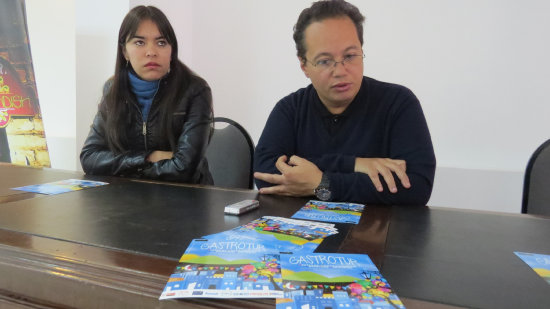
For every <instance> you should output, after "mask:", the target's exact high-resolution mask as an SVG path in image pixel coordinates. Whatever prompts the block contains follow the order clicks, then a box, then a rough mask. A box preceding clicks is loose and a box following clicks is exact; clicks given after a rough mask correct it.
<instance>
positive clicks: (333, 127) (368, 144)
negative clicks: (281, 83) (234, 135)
mask: <svg viewBox="0 0 550 309" xmlns="http://www.w3.org/2000/svg"><path fill="white" fill-rule="evenodd" d="M281 155H287V156H289V157H290V156H292V155H297V156H300V157H303V158H306V159H308V160H310V161H312V162H313V163H315V164H316V165H317V167H319V169H320V170H321V171H323V172H324V173H327V174H328V176H329V179H330V190H331V191H332V200H333V201H347V202H358V203H366V204H388V205H426V203H427V202H428V200H429V198H430V194H431V192H432V185H433V179H434V173H435V154H434V150H433V146H432V141H431V138H430V132H429V130H428V126H427V124H426V119H425V118H424V114H423V112H422V108H421V107H420V103H419V101H418V99H417V98H416V96H415V95H414V94H413V93H412V92H411V91H410V90H409V89H407V88H405V87H403V86H400V85H395V84H389V83H384V82H380V81H377V80H375V79H372V78H369V77H363V81H362V84H361V88H360V90H359V92H358V94H357V96H356V97H355V99H354V100H353V101H352V102H351V103H350V105H349V106H348V108H347V109H346V110H345V111H344V112H343V113H342V114H339V115H333V114H331V113H330V112H329V111H328V110H327V109H326V107H325V106H324V105H323V104H322V103H321V101H320V99H319V96H318V95H317V91H316V90H315V88H313V86H312V85H309V86H308V87H307V88H302V89H300V90H298V91H296V92H295V93H292V94H290V95H288V96H287V97H285V98H283V99H282V100H281V101H279V102H278V103H277V105H276V106H275V108H274V109H273V111H272V112H271V114H270V115H269V118H268V120H267V123H266V126H265V128H264V131H263V132H262V136H261V137H260V140H259V142H258V145H257V147H256V152H255V154H254V170H255V171H257V172H264V173H274V174H280V172H279V171H278V170H277V169H276V167H275V162H276V161H277V158H278V157H279V156H281ZM356 157H364V158H391V159H401V160H405V161H406V162H407V175H408V176H409V179H410V182H411V188H410V189H406V188H404V187H403V186H402V185H401V182H400V181H399V179H398V178H397V176H396V175H395V174H394V178H395V180H396V184H397V190H398V192H397V193H390V192H389V190H388V187H387V185H386V183H385V181H384V180H383V179H382V178H381V182H382V184H383V185H384V191H383V192H378V191H376V189H375V187H374V185H373V184H372V181H371V180H370V178H369V176H368V175H366V174H364V173H356V172H354V167H355V158H356ZM256 185H257V186H258V188H262V187H265V186H271V185H272V184H270V183H266V182H263V181H260V180H256ZM312 193H313V192H312Z"/></svg>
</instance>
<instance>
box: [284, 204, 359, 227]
mask: <svg viewBox="0 0 550 309" xmlns="http://www.w3.org/2000/svg"><path fill="white" fill-rule="evenodd" d="M364 209H365V205H362V204H353V203H333V202H321V201H309V202H307V203H306V204H305V205H304V207H302V208H301V209H300V210H298V211H297V212H296V213H295V214H294V215H293V216H292V218H294V219H308V220H314V221H324V222H335V223H353V224H357V223H359V219H361V214H362V213H363V210H364Z"/></svg>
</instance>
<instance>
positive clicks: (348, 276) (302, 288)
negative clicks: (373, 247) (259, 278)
mask: <svg viewBox="0 0 550 309" xmlns="http://www.w3.org/2000/svg"><path fill="white" fill-rule="evenodd" d="M281 268H282V269H283V287H284V297H283V298H278V299H277V309H290V308H292V309H294V308H356V309H361V308H381V309H385V308H388V309H389V308H405V307H404V306H403V303H402V302H401V301H400V300H399V298H398V297H397V295H396V294H395V293H394V292H393V291H392V289H391V287H390V285H389V284H388V282H387V281H386V279H384V277H382V275H381V274H380V272H379V271H378V269H377V268H376V266H375V265H374V264H373V263H372V261H371V260H370V258H369V257H368V255H364V254H338V253H310V254H281Z"/></svg>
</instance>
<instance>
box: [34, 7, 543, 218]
mask: <svg viewBox="0 0 550 309" xmlns="http://www.w3.org/2000/svg"><path fill="white" fill-rule="evenodd" d="M27 1H28V6H30V2H38V1H37V0H32V1H30V0H27ZM350 2H352V3H354V4H355V5H357V6H358V7H359V9H360V10H361V11H362V12H363V13H364V14H365V15H366V18H367V21H366V25H365V36H364V38H365V46H364V49H365V53H366V55H367V58H366V63H365V74H366V75H368V76H371V77H374V78H377V79H380V80H384V81H388V82H395V83H400V84H403V85H405V86H407V87H409V88H411V89H412V90H413V91H414V92H415V93H416V95H417V96H418V97H419V99H420V101H421V102H422V106H423V108H424V112H425V114H426V117H427V120H428V124H429V126H430V130H431V133H432V138H433V142H434V147H435V150H436V156H437V159H438V170H437V172H436V183H435V186H434V193H433V196H432V199H431V200H430V205H438V206H448V207H461V208H475V209H492V210H500V211H508V212H519V210H520V207H521V206H520V204H521V192H522V188H521V186H522V177H523V172H524V169H525V166H526V164H527V160H528V159H529V156H530V154H531V153H532V152H533V151H534V150H535V149H536V147H537V146H538V145H539V144H541V143H542V142H543V141H544V140H546V139H548V138H549V134H548V132H550V122H549V121H548V115H549V114H550V104H548V99H547V96H545V91H546V89H548V87H547V85H549V84H550V74H549V73H548V72H550V58H548V56H547V55H549V54H550V42H549V41H548V40H547V39H546V38H547V37H548V36H549V33H548V32H550V30H549V29H550V19H548V18H546V14H545V12H548V11H549V10H550V2H547V1H544V0H526V1H498V0H482V1H473V0H462V1H451V0H417V1H413V2H411V1H405V0H393V1H374V0H368V1H366V0H363V1H360V0H352V1H350ZM76 3H77V4H76V7H77V10H76V13H77V19H76V20H77V22H76V23H77V27H76V29H77V39H76V41H77V48H76V49H77V56H76V59H77V60H76V61H77V62H76V69H77V76H76V79H77V102H78V104H79V105H78V107H77V125H76V126H77V132H78V131H82V132H84V131H85V132H87V130H88V125H89V122H90V121H91V117H93V114H94V113H95V108H96V104H97V100H98V99H99V93H100V88H101V85H102V83H103V81H104V80H105V78H106V77H107V76H108V75H110V74H112V68H113V67H114V57H115V55H114V52H115V48H114V47H113V45H112V44H115V42H116V33H117V31H118V26H119V25H120V22H121V21H122V17H123V16H124V14H125V13H126V11H127V8H128V6H127V4H128V3H126V2H125V1H122V2H116V1H115V2H114V3H115V4H116V5H117V6H116V7H114V6H113V5H114V4H113V2H111V1H106V0H103V1H100V2H99V4H96V3H98V2H97V1H91V0H79V1H77V2H76ZM310 3H311V0H279V1H267V0H262V1H260V0H239V1H219V0H218V1H216V0H200V1H199V0H185V1H168V0H162V1H137V0H130V1H129V6H130V7H133V6H135V5H137V4H153V5H156V6H158V7H159V8H161V9H162V10H163V11H164V12H165V13H167V15H168V17H169V19H170V20H171V22H172V24H173V26H174V28H175V29H176V33H177V34H178V41H179V46H180V57H181V59H182V60H183V61H184V62H186V63H187V64H188V65H189V66H190V67H191V68H192V69H194V70H195V71H196V72H198V73H199V74H200V75H202V76H203V77H204V78H205V79H206V80H207V81H208V82H209V83H210V85H211V87H212V89H213V95H214V108H215V113H216V115H218V116H227V117H230V118H233V119H235V120H237V121H238V122H240V123H241V124H243V125H244V126H245V127H246V128H247V130H248V131H249V132H250V134H251V136H252V137H253V139H254V140H255V141H257V140H258V138H259V136H260V134H261V131H262V129H263V125H264V123H265V120H266V119H267V116H268V114H269V112H270V111H271V109H272V107H273V106H274V104H275V103H276V102H277V101H278V100H279V99H280V98H282V97H283V96H285V95H287V94H289V93H290V92H292V91H295V90H296V89H298V88H300V87H304V86H306V85H307V84H308V83H309V82H308V80H307V79H306V78H305V77H304V76H303V74H302V73H301V71H300V69H299V66H298V61H297V59H296V57H295V48H294V42H293V41H292V27H293V25H294V23H295V22H296V19H297V17H298V14H299V12H300V11H301V10H302V9H303V8H305V7H307V6H309V5H310ZM80 6H81V7H86V9H85V10H82V11H80V10H79V9H78V8H79V7H80ZM92 7H93V8H92ZM97 7H104V8H109V9H104V10H97ZM83 12H84V13H83ZM90 12H93V14H92V13H90ZM81 18H84V21H82V20H81ZM48 20H49V21H50V19H48ZM50 22H55V21H50ZM84 22H85V27H84V26H82V25H83V24H82V23H84ZM29 24H30V22H29ZM83 29H87V30H86V35H89V36H91V37H93V36H100V37H101V38H98V37H95V38H94V39H93V40H91V41H92V42H96V43H97V44H95V43H94V44H91V46H89V47H86V48H80V47H81V45H80V43H79V42H81V40H84V41H87V37H86V36H82V33H83V32H84V31H83ZM31 32H32V31H31ZM31 39H32V38H31ZM31 44H32V46H33V55H34V43H33V42H32V41H31ZM83 49H84V50H89V54H88V56H86V57H83V56H82V55H81V52H82V50H83ZM34 56H35V55H34ZM35 62H37V59H36V56H35ZM109 62H111V63H109ZM36 65H38V64H36ZM96 66H105V69H101V70H102V71H103V70H104V71H105V72H104V73H97V72H98V71H99V68H97V67H96ZM80 81H85V82H84V83H82V84H81V83H80ZM79 85H86V87H87V88H86V91H82V90H81V89H82V87H83V86H79ZM38 86H39V90H40V87H41V86H40V84H39V85H38ZM39 95H41V93H40V92H39ZM41 104H42V106H43V109H44V107H45V105H44V104H46V103H45V102H44V100H43V98H42V97H41ZM84 109H86V110H87V109H90V111H88V110H87V111H86V112H82V113H79V112H78V111H79V110H83V111H84ZM85 115H86V116H85ZM46 116H47V115H46V114H45V116H44V118H46ZM52 117H53V116H52ZM45 121H46V119H45ZM46 130H48V128H46ZM47 134H48V131H47ZM82 141H83V137H82V136H79V137H78V138H77V141H76V142H75V144H76V148H77V149H78V150H79V148H80V146H81V145H82ZM75 155H76V154H75Z"/></svg>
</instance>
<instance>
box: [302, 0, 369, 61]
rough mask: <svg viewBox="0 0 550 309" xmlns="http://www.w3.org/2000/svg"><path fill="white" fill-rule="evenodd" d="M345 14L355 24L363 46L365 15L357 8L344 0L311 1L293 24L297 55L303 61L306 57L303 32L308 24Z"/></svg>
mask: <svg viewBox="0 0 550 309" xmlns="http://www.w3.org/2000/svg"><path fill="white" fill-rule="evenodd" d="M346 16H347V17H349V18H350V19H351V21H352V22H353V23H354V24H355V28H356V29H357V36H359V42H361V46H363V22H364V21H365V17H364V16H363V15H361V12H359V9H358V8H357V7H356V6H354V5H353V4H351V3H348V2H346V1H344V0H321V1H317V2H315V3H313V4H312V5H311V7H309V8H307V9H304V10H303V11H302V13H300V16H299V17H298V21H297V22H296V25H294V35H293V37H294V42H295V43H296V51H297V54H298V57H300V58H301V59H302V60H304V61H305V59H306V52H307V50H306V46H305V42H304V40H305V37H304V32H305V30H306V28H307V27H308V26H309V25H311V24H312V23H314V22H318V21H322V20H325V19H327V18H334V17H346Z"/></svg>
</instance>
